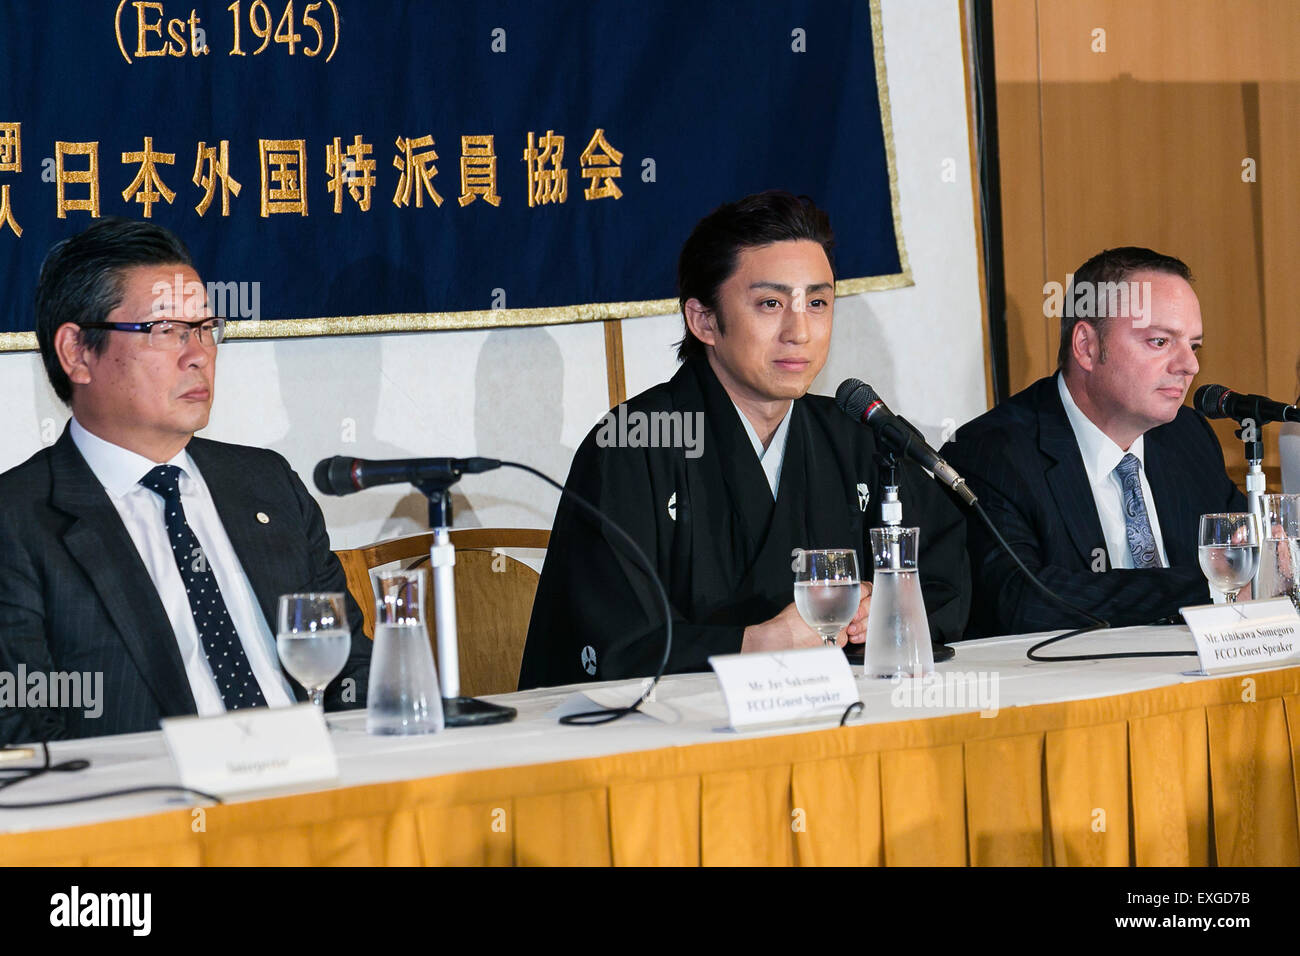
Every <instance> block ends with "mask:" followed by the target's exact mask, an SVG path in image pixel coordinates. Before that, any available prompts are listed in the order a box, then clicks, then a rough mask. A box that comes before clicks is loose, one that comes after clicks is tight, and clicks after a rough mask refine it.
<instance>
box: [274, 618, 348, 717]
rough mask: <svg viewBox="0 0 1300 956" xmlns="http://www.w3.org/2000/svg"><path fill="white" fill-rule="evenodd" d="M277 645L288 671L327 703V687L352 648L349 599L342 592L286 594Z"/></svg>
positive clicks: (319, 702)
mask: <svg viewBox="0 0 1300 956" xmlns="http://www.w3.org/2000/svg"><path fill="white" fill-rule="evenodd" d="M278 621H279V623H278V625H277V627H276V634H275V646H276V649H277V650H278V651H279V653H280V663H281V664H282V665H284V669H285V671H286V672H287V673H288V675H289V676H290V677H292V678H293V679H294V680H296V681H297V682H298V683H299V684H301V685H302V686H303V687H304V688H306V690H307V693H309V694H310V695H311V702H312V703H313V704H315V705H316V706H317V707H320V708H321V709H322V710H323V709H324V707H325V688H326V687H328V686H329V682H330V681H332V680H333V679H334V678H336V677H338V676H339V673H340V672H341V671H342V670H343V667H344V665H345V664H347V662H348V653H349V652H350V651H351V650H352V630H351V628H349V627H348V609H347V602H346V601H344V599H343V595H342V594H337V593H327V594H283V595H281V596H280V613H279V615H278Z"/></svg>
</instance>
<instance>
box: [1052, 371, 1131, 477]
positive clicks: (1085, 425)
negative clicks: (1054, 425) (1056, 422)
mask: <svg viewBox="0 0 1300 956" xmlns="http://www.w3.org/2000/svg"><path fill="white" fill-rule="evenodd" d="M1056 386H1057V389H1058V390H1059V391H1060V393H1061V404H1062V405H1064V406H1065V417H1066V418H1068V419H1069V420H1070V428H1072V429H1073V430H1074V438H1075V441H1077V442H1078V443H1079V453H1080V454H1081V455H1082V456H1083V467H1084V468H1085V469H1086V470H1087V472H1088V480H1089V481H1090V482H1092V483H1093V484H1098V483H1099V482H1100V481H1101V480H1102V479H1105V478H1107V477H1109V476H1110V474H1111V473H1112V472H1113V471H1114V470H1115V466H1116V465H1118V464H1119V463H1120V461H1121V460H1122V459H1123V458H1124V456H1125V455H1132V456H1134V457H1135V458H1137V460H1138V462H1139V463H1140V464H1141V465H1142V468H1143V470H1145V469H1146V460H1145V458H1144V446H1145V442H1144V441H1143V439H1144V438H1145V437H1146V436H1145V435H1139V436H1138V437H1137V440H1136V441H1134V442H1133V444H1132V445H1130V446H1129V449H1128V451H1125V450H1124V449H1123V448H1120V447H1119V445H1117V444H1115V442H1114V441H1112V440H1111V438H1110V436H1108V435H1107V434H1106V433H1105V432H1103V431H1102V430H1101V429H1100V428H1098V427H1097V426H1096V425H1095V424H1093V422H1092V419H1090V418H1089V417H1088V416H1087V415H1085V414H1084V413H1083V410H1082V409H1080V408H1079V406H1078V404H1077V403H1076V402H1075V401H1074V396H1073V395H1071V394H1070V389H1069V387H1067V386H1066V384H1065V376H1064V375H1063V374H1061V373H1060V372H1058V373H1057V374H1056Z"/></svg>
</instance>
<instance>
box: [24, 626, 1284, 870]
mask: <svg viewBox="0 0 1300 956" xmlns="http://www.w3.org/2000/svg"><path fill="white" fill-rule="evenodd" d="M1033 640H1035V638H1034V637H1032V636H1028V637H1025V636H1022V637H1011V638H996V639H990V640H986V641H974V642H967V643H964V644H960V645H958V651H957V656H956V658H955V659H953V660H952V661H949V662H946V663H944V664H941V665H939V667H938V671H939V673H940V674H944V675H953V676H951V677H948V678H947V681H948V683H949V684H950V685H951V687H952V690H951V691H950V692H949V695H948V699H942V695H940V694H938V693H937V691H936V692H934V693H932V694H930V695H929V699H926V698H925V697H923V696H922V695H920V694H917V695H912V694H905V693H904V690H905V685H902V684H897V683H891V682H889V681H878V680H860V681H859V686H860V688H861V690H862V696H863V702H864V708H863V712H862V714H860V715H858V716H855V717H853V718H852V719H851V721H850V724H849V725H848V726H845V727H839V726H837V725H836V723H837V722H836V721H835V720H827V721H821V722H816V723H812V724H808V725H800V726H797V727H781V728H769V729H767V730H764V731H758V732H746V733H736V732H734V731H731V730H728V729H726V727H725V725H726V719H725V713H726V712H725V707H724V706H723V701H722V698H721V695H720V693H719V690H718V687H717V682H716V680H715V679H714V678H713V676H712V675H711V674H699V675H683V676H677V677H671V678H668V679H666V680H665V681H664V682H663V684H662V685H661V686H660V687H659V689H658V690H657V693H656V702H657V703H658V704H660V705H662V706H661V708H658V711H659V712H660V713H661V716H662V717H663V718H664V719H662V720H660V719H655V718H652V717H649V716H643V715H633V716H630V717H627V718H624V719H622V720H619V721H617V722H614V723H612V724H608V725H604V726H598V727H568V726H562V725H559V724H558V723H557V717H556V715H557V714H558V713H559V712H561V710H562V709H564V708H565V707H568V708H570V709H571V708H573V707H576V706H579V705H580V704H581V701H580V699H577V698H575V695H576V694H577V693H578V692H579V691H581V690H582V689H583V688H582V687H566V688H548V689H543V690H535V691H528V692H524V693H519V694H510V695H504V696H500V697H495V698H492V699H493V700H497V701H501V702H507V703H510V704H511V705H513V706H515V707H516V708H518V710H519V717H518V719H517V720H515V721H514V722H512V723H509V724H502V725H496V726H491V727H480V728H465V729H454V730H448V731H445V732H444V733H441V734H437V735H432V736H427V737H419V738H376V737H370V736H367V735H366V734H365V732H364V715H363V714H361V713H351V714H331V715H330V717H329V720H330V723H331V725H332V726H333V727H334V733H333V735H332V736H333V740H334V743H335V747H336V751H337V753H338V757H339V765H340V778H339V780H338V781H337V782H336V783H335V784H334V785H332V786H329V787H326V788H320V787H317V788H314V789H304V790H302V791H298V792H294V793H287V794H262V795H253V796H249V797H244V798H239V799H232V800H230V801H229V802H227V803H224V804H222V805H219V806H215V805H209V806H200V805H197V804H192V803H190V802H188V801H187V800H185V799H183V798H179V797H168V796H165V795H162V796H158V795H137V796H129V797H120V798H115V799H110V800H104V801H97V802H94V803H84V804H74V805H70V806H63V807H51V808H42V809H36V810H0V863H3V864H6V865H15V864H44V865H192V864H193V865H230V864H233V865H272V864H294V865H329V864H351V865H357V864H360V865H372V864H375V865H377V864H492V865H495V864H512V863H514V864H592V865H608V864H615V865H624V864H633V865H636V864H680V865H699V864H704V865H719V864H721V865H728V864H740V865H787V864H800V865H810V864H811V865H819V864H851V865H963V864H977V865H988V864H993V865H999V864H1001V865H1006V864H1012V865H1042V864H1058V865H1061V864H1068V865H1075V864H1105V865H1125V864H1130V863H1136V864H1139V865H1189V864H1190V865H1206V864H1216V863H1217V864H1221V865H1243V864H1245V865H1290V866H1295V865H1298V864H1300V667H1289V668H1281V669H1274V670H1269V671H1261V672H1257V673H1250V674H1234V675H1232V676H1227V677H1199V676H1195V675H1193V674H1190V673H1187V672H1188V671H1190V670H1191V669H1192V668H1194V667H1195V666H1196V662H1195V659H1194V658H1155V659H1144V660H1112V661H1096V662H1081V663H1031V662H1030V661H1028V660H1027V659H1026V657H1025V653H1024V652H1025V649H1026V648H1027V647H1028V646H1029V645H1030V644H1031V643H1032V642H1033ZM1191 647H1192V643H1191V638H1190V635H1189V634H1188V632H1187V629H1186V628H1183V627H1169V628H1128V629H1122V630H1114V631H1107V632H1101V633H1098V634H1093V635H1087V636H1085V637H1082V638H1078V639H1076V640H1075V641H1074V642H1073V643H1072V644H1071V646H1070V649H1069V653H1087V652H1107V651H1123V650H1137V649H1141V650H1182V649H1186V650H1190V649H1191ZM1055 650H1057V648H1052V649H1050V650H1049V651H1048V653H1051V652H1052V651H1055ZM1062 653H1064V651H1062ZM956 675H967V677H968V678H969V680H958V679H957V676H956ZM995 676H996V694H997V696H996V705H997V711H996V713H995V714H994V713H989V712H987V711H986V712H985V713H983V714H981V712H980V707H981V706H985V705H986V704H987V703H988V702H987V701H985V702H984V703H983V704H982V703H981V702H980V701H979V700H978V699H976V698H975V695H974V694H966V695H965V696H966V699H965V700H961V699H955V695H956V693H957V690H956V688H958V687H959V686H960V687H964V688H966V689H967V690H970V689H971V688H974V687H976V686H979V685H978V684H977V683H976V682H977V681H979V680H983V681H984V684H983V685H982V686H983V687H984V688H985V690H986V693H987V692H988V689H989V688H991V687H993V686H994V685H993V680H994V677H995ZM598 686H615V685H598ZM620 686H623V689H624V690H625V691H627V692H628V693H630V692H631V689H632V688H634V687H636V686H637V682H632V683H631V684H628V683H627V682H624V685H620ZM932 686H936V687H937V683H934V684H932ZM51 749H52V751H53V754H54V759H55V760H65V759H72V758H76V757H84V758H86V759H88V760H90V762H91V766H90V768H89V769H88V770H86V771H83V772H80V773H74V774H49V775H46V776H45V777H42V778H39V779H36V780H32V781H30V782H25V783H23V784H20V785H18V786H15V787H12V788H10V789H8V790H6V791H4V792H3V794H2V795H0V803H2V802H15V801H19V800H22V801H37V800H41V799H55V798H58V797H67V796H72V795H76V794H80V793H93V792H98V791H105V790H110V789H114V788H118V787H125V786H140V785H143V784H166V783H176V782H177V777H176V773H175V770H174V768H173V766H172V764H171V761H170V759H169V758H168V756H167V753H166V749H165V747H164V744H163V740H162V736H161V734H160V733H148V734H131V735H122V736H117V737H106V738H98V739H90V740H80V741H66V742H60V743H57V744H54V745H53V746H52V748H51Z"/></svg>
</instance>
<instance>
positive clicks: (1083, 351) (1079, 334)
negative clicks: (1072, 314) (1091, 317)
mask: <svg viewBox="0 0 1300 956" xmlns="http://www.w3.org/2000/svg"><path fill="white" fill-rule="evenodd" d="M1070 351H1071V352H1072V353H1073V355H1074V360H1075V361H1076V362H1077V363H1078V364H1079V368H1081V369H1083V370H1084V371H1085V372H1091V371H1092V370H1093V369H1094V368H1095V367H1096V366H1097V363H1098V362H1099V361H1100V359H1101V335H1100V334H1099V333H1098V332H1097V327H1096V326H1095V325H1093V324H1092V323H1091V322H1088V321H1085V320H1080V321H1078V322H1076V323H1074V328H1073V329H1072V330H1071V332H1070Z"/></svg>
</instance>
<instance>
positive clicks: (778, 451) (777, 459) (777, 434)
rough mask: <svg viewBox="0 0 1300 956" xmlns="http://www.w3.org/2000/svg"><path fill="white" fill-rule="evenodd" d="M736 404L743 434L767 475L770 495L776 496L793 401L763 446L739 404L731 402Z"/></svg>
mask: <svg viewBox="0 0 1300 956" xmlns="http://www.w3.org/2000/svg"><path fill="white" fill-rule="evenodd" d="M731 404H732V405H735V406H736V414H737V415H739V416H740V423H741V424H742V425H744V426H745V434H746V435H748V436H749V441H750V443H751V444H752V445H753V446H754V454H755V455H757V456H758V463H759V464H760V465H762V466H763V474H764V475H766V476H767V485H768V487H769V488H771V489H772V497H773V498H774V499H775V498H776V489H777V486H778V485H780V484H781V465H782V463H783V462H784V461H785V439H786V436H787V435H788V434H789V433H790V412H791V410H792V409H793V408H794V402H791V403H790V407H789V408H787V409H786V410H785V418H783V419H781V424H780V425H777V426H776V431H774V432H773V433H772V440H771V441H770V442H768V443H767V447H766V448H764V447H763V441H762V439H760V438H759V437H758V432H757V431H755V430H754V426H753V425H751V424H750V423H749V419H748V418H746V417H745V413H744V412H742V411H741V410H740V406H739V405H736V403H735V402H732V403H731Z"/></svg>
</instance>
